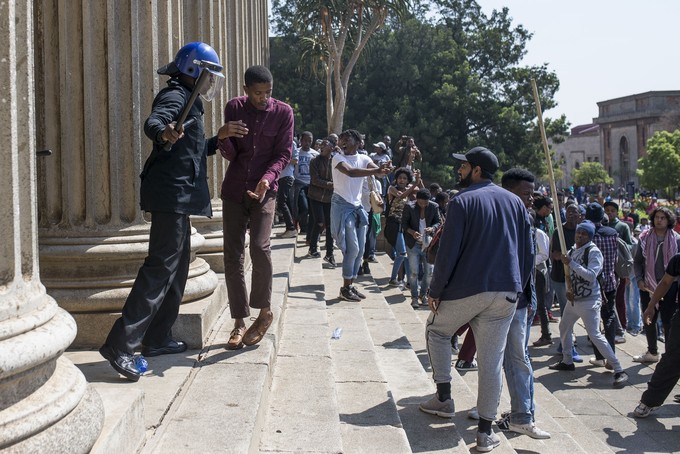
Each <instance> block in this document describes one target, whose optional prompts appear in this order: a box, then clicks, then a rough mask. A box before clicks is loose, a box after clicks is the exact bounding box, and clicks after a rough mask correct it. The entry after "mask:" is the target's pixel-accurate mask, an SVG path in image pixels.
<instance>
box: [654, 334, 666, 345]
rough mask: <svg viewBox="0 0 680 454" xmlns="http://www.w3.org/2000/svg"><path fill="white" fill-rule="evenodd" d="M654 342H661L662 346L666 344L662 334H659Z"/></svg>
mask: <svg viewBox="0 0 680 454" xmlns="http://www.w3.org/2000/svg"><path fill="white" fill-rule="evenodd" d="M656 340H658V341H659V342H661V343H662V344H665V343H666V337H665V336H664V335H663V334H659V335H658V336H657V338H656Z"/></svg>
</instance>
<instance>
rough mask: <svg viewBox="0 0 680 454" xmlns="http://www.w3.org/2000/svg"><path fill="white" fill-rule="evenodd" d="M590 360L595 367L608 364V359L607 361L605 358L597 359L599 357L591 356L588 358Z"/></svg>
mask: <svg viewBox="0 0 680 454" xmlns="http://www.w3.org/2000/svg"><path fill="white" fill-rule="evenodd" d="M588 362H589V363H590V364H592V365H593V366H595V367H604V366H605V365H606V364H607V361H605V360H603V359H597V358H594V357H593V358H590V359H589V360H588Z"/></svg>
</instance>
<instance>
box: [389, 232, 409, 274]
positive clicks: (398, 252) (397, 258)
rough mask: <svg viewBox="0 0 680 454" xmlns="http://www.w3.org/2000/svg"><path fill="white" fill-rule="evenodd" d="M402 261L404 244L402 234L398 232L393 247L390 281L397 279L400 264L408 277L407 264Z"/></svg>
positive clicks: (403, 258)
mask: <svg viewBox="0 0 680 454" xmlns="http://www.w3.org/2000/svg"><path fill="white" fill-rule="evenodd" d="M404 260H406V242H405V241H404V233H403V232H399V233H397V244H395V246H394V265H392V275H391V276H390V279H391V280H395V279H397V275H398V274H399V268H401V264H402V263H404V271H405V274H406V275H407V276H408V274H409V273H408V262H404Z"/></svg>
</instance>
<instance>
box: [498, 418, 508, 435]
mask: <svg viewBox="0 0 680 454" xmlns="http://www.w3.org/2000/svg"><path fill="white" fill-rule="evenodd" d="M496 427H498V428H499V429H500V430H501V431H502V432H507V431H509V430H510V416H505V417H503V416H501V419H499V420H497V421H496Z"/></svg>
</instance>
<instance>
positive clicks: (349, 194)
mask: <svg viewBox="0 0 680 454" xmlns="http://www.w3.org/2000/svg"><path fill="white" fill-rule="evenodd" d="M341 162H345V163H347V166H348V167H351V168H354V169H365V168H367V167H368V164H370V163H372V162H373V161H372V160H371V158H369V157H368V156H366V155H363V154H355V155H352V156H346V155H344V154H340V153H338V154H336V155H335V156H333V164H332V165H333V192H334V193H336V194H338V195H339V196H340V197H342V198H343V199H345V201H347V202H349V203H351V204H352V205H354V206H355V207H358V206H361V193H362V186H363V184H364V180H365V178H359V177H350V176H348V175H345V174H344V173H342V172H340V171H339V170H338V169H337V168H336V167H337V166H338V164H339V163H341Z"/></svg>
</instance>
